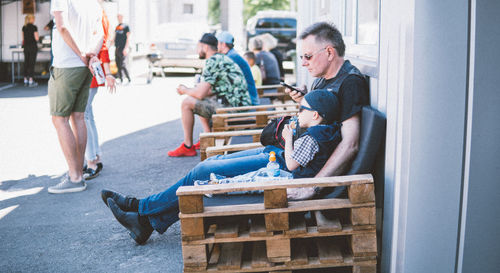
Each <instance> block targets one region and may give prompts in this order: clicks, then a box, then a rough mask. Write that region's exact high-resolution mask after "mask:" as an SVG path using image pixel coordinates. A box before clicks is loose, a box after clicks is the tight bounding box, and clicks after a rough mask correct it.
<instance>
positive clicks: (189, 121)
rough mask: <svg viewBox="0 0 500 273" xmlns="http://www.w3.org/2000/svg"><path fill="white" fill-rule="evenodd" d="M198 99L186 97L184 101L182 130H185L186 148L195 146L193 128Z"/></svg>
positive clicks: (182, 106)
mask: <svg viewBox="0 0 500 273" xmlns="http://www.w3.org/2000/svg"><path fill="white" fill-rule="evenodd" d="M195 104H196V99H195V98H193V97H186V98H185V99H184V100H183V101H182V105H181V113H182V128H183V130H184V144H185V145H186V146H192V145H193V126H194V113H193V110H194V106H195Z"/></svg>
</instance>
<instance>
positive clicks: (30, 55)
mask: <svg viewBox="0 0 500 273" xmlns="http://www.w3.org/2000/svg"><path fill="white" fill-rule="evenodd" d="M37 52H38V50H37V49H27V48H25V49H24V77H26V78H33V75H34V74H35V63H36V54H37Z"/></svg>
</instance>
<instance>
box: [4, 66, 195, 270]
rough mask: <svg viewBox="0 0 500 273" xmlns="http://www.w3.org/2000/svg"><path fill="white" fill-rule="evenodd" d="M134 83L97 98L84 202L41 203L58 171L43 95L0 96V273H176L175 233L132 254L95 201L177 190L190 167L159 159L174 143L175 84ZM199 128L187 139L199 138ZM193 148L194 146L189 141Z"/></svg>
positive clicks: (19, 91) (70, 198)
mask: <svg viewBox="0 0 500 273" xmlns="http://www.w3.org/2000/svg"><path fill="white" fill-rule="evenodd" d="M192 82H193V77H186V76H184V77H172V76H170V77H167V78H155V80H154V81H153V84H151V85H146V84H145V79H144V78H137V79H134V83H133V84H132V85H128V86H120V87H119V90H118V93H117V94H115V95H111V94H108V93H107V92H106V91H104V90H100V92H99V93H98V95H97V96H96V98H95V102H94V113H95V118H96V123H97V127H98V131H99V133H100V142H101V144H102V146H101V147H102V149H103V153H104V156H103V163H104V170H103V172H102V173H101V175H100V176H99V177H98V178H96V179H94V180H91V181H90V182H88V189H87V190H86V191H84V192H80V193H73V194H62V195H51V194H49V193H47V187H49V186H52V185H55V184H56V183H58V181H59V179H60V177H61V176H62V175H63V173H64V172H65V169H66V165H65V161H64V158H63V155H62V152H61V150H60V147H59V144H58V142H57V136H56V134H55V130H54V129H53V126H52V124H51V120H50V116H49V113H48V98H47V85H46V83H41V84H40V86H39V87H36V88H26V87H22V86H16V87H13V88H7V89H4V90H1V91H0V257H1V258H0V271H1V272H182V254H181V246H180V244H181V241H180V231H179V224H178V223H176V224H174V225H173V226H172V227H170V228H169V229H168V230H167V232H165V233H164V234H163V235H160V234H158V233H156V232H155V233H153V235H152V237H151V238H150V239H149V241H148V243H147V244H146V245H144V246H138V245H136V244H135V242H134V241H133V240H132V239H131V238H130V236H129V235H128V233H127V232H126V230H125V228H123V227H122V226H121V225H120V224H119V223H118V222H117V221H116V220H115V219H114V217H113V216H112V214H111V212H110V211H109V209H108V208H107V207H106V206H105V205H104V203H103V202H102V201H101V198H100V195H99V193H100V191H101V189H103V188H108V189H114V190H118V191H120V192H123V193H126V194H131V195H136V196H138V197H144V196H147V195H149V194H152V193H156V192H158V191H160V190H163V189H165V188H166V187H168V186H169V185H171V184H174V183H175V182H177V180H178V179H179V178H181V177H182V176H183V175H184V174H186V173H187V171H188V170H189V169H191V168H192V167H194V166H195V165H196V164H197V163H198V162H199V157H191V158H169V157H168V156H166V152H167V151H168V150H169V149H173V148H175V147H177V146H178V145H179V143H180V142H181V141H182V127H181V123H180V107H179V106H180V102H181V100H182V97H181V96H179V95H178V94H177V93H176V92H175V87H176V86H177V85H178V84H179V83H184V84H186V85H189V86H192ZM200 127H201V126H199V122H197V124H196V126H195V135H197V134H198V133H199V132H200ZM196 140H197V139H195V141H196Z"/></svg>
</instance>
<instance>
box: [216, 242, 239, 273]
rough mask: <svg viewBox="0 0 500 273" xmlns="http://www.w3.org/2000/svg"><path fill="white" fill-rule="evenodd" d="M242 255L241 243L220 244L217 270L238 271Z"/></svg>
mask: <svg viewBox="0 0 500 273" xmlns="http://www.w3.org/2000/svg"><path fill="white" fill-rule="evenodd" d="M242 254H243V243H226V244H222V249H221V252H220V256H219V262H218V263H217V268H218V269H221V270H234V269H240V267H241V260H242V256H241V255H242Z"/></svg>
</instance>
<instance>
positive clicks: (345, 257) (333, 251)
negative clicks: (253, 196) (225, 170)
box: [177, 176, 377, 273]
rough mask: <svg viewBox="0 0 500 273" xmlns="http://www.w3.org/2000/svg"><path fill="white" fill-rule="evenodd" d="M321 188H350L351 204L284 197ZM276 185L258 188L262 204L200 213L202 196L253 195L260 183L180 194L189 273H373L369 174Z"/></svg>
mask: <svg viewBox="0 0 500 273" xmlns="http://www.w3.org/2000/svg"><path fill="white" fill-rule="evenodd" d="M313 181H314V182H313ZM297 183H298V184H297ZM322 183H324V184H329V185H333V184H334V185H337V184H339V185H346V186H347V187H348V191H349V192H348V199H340V198H333V199H319V200H302V201H291V202H288V200H287V199H286V189H287V187H290V186H291V187H296V186H298V187H301V186H302V187H303V186H304V184H322ZM242 184H244V183H242ZM257 184H258V183H257ZM267 184H269V182H267ZM272 184H275V185H272V186H274V187H270V186H269V185H266V184H264V183H262V185H258V186H257V187H256V188H255V189H258V190H262V191H263V192H264V201H263V202H262V203H259V204H250V203H248V204H240V205H231V206H229V205H221V206H207V207H203V203H202V202H200V200H201V201H203V199H200V196H202V194H204V193H222V192H232V191H242V190H250V189H254V188H252V187H254V186H255V184H254V185H234V186H233V185H229V186H228V185H225V186H227V187H228V188H229V189H223V188H222V187H217V186H216V187H208V188H210V189H209V190H208V191H205V190H202V189H201V188H202V187H196V186H195V187H191V188H190V189H184V187H181V188H179V190H178V191H177V194H178V195H179V197H180V200H181V199H182V201H179V202H180V207H182V208H181V209H180V210H181V212H180V213H179V218H180V219H181V235H182V249H183V261H184V272H200V273H201V272H203V273H208V272H220V273H222V272H226V273H229V272H232V273H236V272H282V273H284V272H292V271H294V272H295V270H309V269H319V268H323V269H327V268H331V269H332V272H334V271H335V270H336V269H335V268H339V269H340V268H341V269H340V271H339V272H352V273H375V272H376V268H377V235H376V234H377V233H376V228H375V227H376V217H375V216H376V210H375V202H374V197H375V196H374V193H373V190H374V187H373V180H372V178H371V176H366V177H365V176H349V177H335V178H329V179H324V180H323V179H314V180H307V179H306V180H299V181H295V180H294V181H293V183H290V182H283V181H276V183H274V182H272ZM181 203H182V204H181ZM328 270H329V269H327V271H328ZM335 272H336V271H335Z"/></svg>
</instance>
